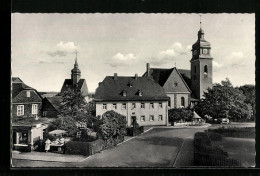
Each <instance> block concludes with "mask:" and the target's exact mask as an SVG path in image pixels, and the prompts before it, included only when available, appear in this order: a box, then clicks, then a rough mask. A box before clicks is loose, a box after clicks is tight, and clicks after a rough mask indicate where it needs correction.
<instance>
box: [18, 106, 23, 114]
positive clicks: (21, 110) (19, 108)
mask: <svg viewBox="0 0 260 176" xmlns="http://www.w3.org/2000/svg"><path fill="white" fill-rule="evenodd" d="M22 115H24V105H18V106H17V116H22Z"/></svg>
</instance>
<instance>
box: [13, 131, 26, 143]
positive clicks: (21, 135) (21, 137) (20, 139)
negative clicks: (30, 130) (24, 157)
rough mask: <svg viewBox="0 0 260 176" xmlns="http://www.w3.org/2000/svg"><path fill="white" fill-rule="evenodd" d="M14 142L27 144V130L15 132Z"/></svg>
mask: <svg viewBox="0 0 260 176" xmlns="http://www.w3.org/2000/svg"><path fill="white" fill-rule="evenodd" d="M15 138H16V141H15V143H16V144H28V134H27V132H16V136H15Z"/></svg>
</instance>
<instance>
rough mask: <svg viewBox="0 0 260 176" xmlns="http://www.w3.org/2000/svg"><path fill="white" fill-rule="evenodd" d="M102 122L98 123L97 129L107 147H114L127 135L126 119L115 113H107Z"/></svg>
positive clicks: (101, 118)
mask: <svg viewBox="0 0 260 176" xmlns="http://www.w3.org/2000/svg"><path fill="white" fill-rule="evenodd" d="M99 118H100V120H98V121H96V125H95V127H96V128H97V130H96V131H97V132H98V133H99V135H100V136H101V138H102V139H104V141H105V142H106V145H107V147H109V146H111V145H114V144H115V143H116V142H115V141H116V140H117V138H118V137H120V136H124V135H125V134H126V117H125V116H123V115H121V114H118V113H117V112H115V111H107V112H105V113H104V114H103V115H102V117H100V116H99Z"/></svg>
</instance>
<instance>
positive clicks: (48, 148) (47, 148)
mask: <svg viewBox="0 0 260 176" xmlns="http://www.w3.org/2000/svg"><path fill="white" fill-rule="evenodd" d="M50 145H51V141H50V140H49V139H48V138H47V140H46V141H45V150H46V152H48V151H49V150H50Z"/></svg>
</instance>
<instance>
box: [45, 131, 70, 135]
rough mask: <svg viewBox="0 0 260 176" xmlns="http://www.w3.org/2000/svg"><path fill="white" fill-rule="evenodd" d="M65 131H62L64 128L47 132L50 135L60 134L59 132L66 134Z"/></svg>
mask: <svg viewBox="0 0 260 176" xmlns="http://www.w3.org/2000/svg"><path fill="white" fill-rule="evenodd" d="M66 133H67V131H64V130H54V131H51V132H49V134H51V135H61V134H66Z"/></svg>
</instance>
